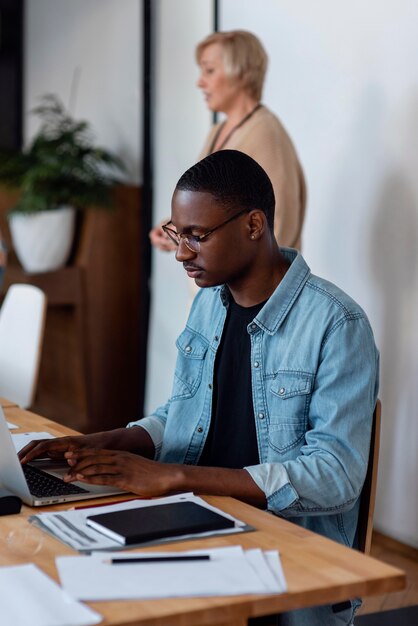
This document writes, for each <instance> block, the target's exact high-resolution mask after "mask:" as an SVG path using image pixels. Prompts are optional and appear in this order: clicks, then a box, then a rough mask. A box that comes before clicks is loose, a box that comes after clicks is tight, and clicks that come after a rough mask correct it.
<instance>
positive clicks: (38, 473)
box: [22, 465, 88, 498]
mask: <svg viewBox="0 0 418 626" xmlns="http://www.w3.org/2000/svg"><path fill="white" fill-rule="evenodd" d="M22 468H23V472H24V474H25V478H26V482H27V484H28V487H29V491H30V492H31V494H32V495H33V496H36V497H38V498H44V497H50V496H68V495H72V494H77V493H88V491H87V489H83V488H82V487H78V485H74V484H72V483H65V482H64V481H63V480H61V478H57V477H56V476H52V475H51V474H48V473H47V472H44V471H43V470H40V469H38V468H37V467H32V466H31V465H22Z"/></svg>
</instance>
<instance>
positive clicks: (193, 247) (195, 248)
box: [182, 235, 200, 252]
mask: <svg viewBox="0 0 418 626" xmlns="http://www.w3.org/2000/svg"><path fill="white" fill-rule="evenodd" d="M182 239H183V241H184V243H185V244H186V246H187V247H188V248H189V250H190V251H191V252H199V251H200V242H199V240H197V239H194V238H193V237H190V236H188V235H183V237H182Z"/></svg>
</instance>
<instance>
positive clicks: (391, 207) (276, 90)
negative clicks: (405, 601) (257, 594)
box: [149, 0, 418, 546]
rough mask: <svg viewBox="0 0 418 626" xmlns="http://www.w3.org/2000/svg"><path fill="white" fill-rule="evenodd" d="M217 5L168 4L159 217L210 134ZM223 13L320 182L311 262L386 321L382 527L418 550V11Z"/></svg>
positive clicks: (311, 178)
mask: <svg viewBox="0 0 418 626" xmlns="http://www.w3.org/2000/svg"><path fill="white" fill-rule="evenodd" d="M204 4H206V3H204V2H193V0H190V2H189V3H187V2H183V1H182V2H180V1H179V0H176V1H175V2H172V0H171V1H170V0H166V1H165V2H159V6H160V7H162V9H163V11H162V13H161V15H160V18H161V22H160V25H159V29H160V30H159V33H160V35H159V39H158V50H159V54H160V55H161V56H160V61H159V62H160V63H161V65H159V66H158V67H157V74H158V73H159V72H160V74H159V75H158V76H157V80H158V81H159V82H158V84H159V94H158V99H157V109H158V111H159V116H160V117H159V120H160V122H159V124H161V125H159V127H158V129H157V135H158V137H157V151H156V157H157V158H156V166H155V170H156V173H157V174H158V176H159V178H157V180H156V183H157V181H158V183H157V185H156V186H157V187H158V189H157V197H158V198H161V200H159V201H158V203H157V217H158V216H160V215H164V214H167V215H168V213H169V205H168V201H169V197H170V195H171V192H172V189H173V186H174V184H175V179H176V177H177V176H178V175H179V174H180V173H181V172H182V170H183V169H185V167H187V166H188V165H189V164H190V163H191V162H192V161H193V158H194V157H195V155H196V154H197V152H198V150H199V147H200V142H201V141H202V140H203V137H204V135H205V132H206V126H205V117H204V116H205V108H204V104H203V102H202V101H201V100H200V99H199V97H198V96H196V95H193V93H194V94H195V92H193V89H194V86H193V81H194V79H195V76H196V75H195V74H194V72H193V68H192V66H191V65H190V63H191V60H192V55H193V45H194V44H195V43H196V42H197V41H199V39H200V38H201V37H202V36H203V35H204V34H205V32H204V31H205V28H206V30H207V31H208V30H210V24H209V25H208V26H207V27H206V24H205V23H204V22H205V20H204V19H203V20H202V19H201V18H202V16H203V15H204V14H205V10H207V7H204V8H203V11H202V16H201V15H200V14H199V10H200V9H201V8H202V6H203V5H204ZM172 5H175V7H176V10H174V7H173V6H172ZM186 5H188V7H187V11H186V14H184V13H183V11H182V10H179V13H178V15H176V14H177V10H178V9H179V8H181V9H184V8H185V7H186ZM220 8H221V28H222V29H232V28H246V29H248V30H252V31H253V32H255V33H256V34H258V35H259V36H260V38H261V39H262V40H263V42H264V43H265V45H266V48H267V50H268V53H269V55H270V69H269V72H268V79H267V86H266V91H265V97H264V101H265V103H266V104H268V105H269V106H270V107H271V108H272V109H273V110H274V111H275V112H276V113H277V114H278V115H279V116H280V117H281V118H282V120H283V121H284V123H285V125H286V126H287V128H288V129H289V131H290V134H291V136H292V137H293V139H294V141H295V144H296V146H297V149H298V151H299V154H300V157H301V160H302V162H303V165H304V168H305V172H306V176H307V181H308V187H309V206H308V213H307V219H306V226H305V231H304V254H305V257H306V259H307V261H308V263H309V264H310V266H311V268H312V271H313V272H315V273H317V274H319V275H322V276H324V277H326V278H328V279H330V280H332V281H334V282H335V283H337V284H338V285H339V286H340V287H342V288H343V289H345V290H346V291H347V292H349V293H350V295H352V296H353V297H354V298H355V299H357V300H358V302H360V304H361V305H362V306H363V307H364V309H365V310H366V312H367V313H368V315H369V317H370V320H371V322H372V325H373V328H374V331H375V336H376V341H377V344H378V346H379V348H380V351H381V359H382V363H381V391H380V397H381V399H382V402H383V432H382V444H381V458H380V471H379V485H378V499H377V511H376V526H377V527H378V528H379V529H380V530H381V531H382V532H385V533H387V534H388V535H391V536H393V537H395V538H398V539H399V540H400V541H404V542H406V543H409V544H411V545H415V546H418V486H417V480H416V476H417V475H418V454H417V453H416V446H417V441H418V325H417V320H418V262H417V261H418V259H417V256H418V209H417V206H418V202H417V198H418V177H417V176H416V172H417V171H418V141H417V138H418V132H417V131H418V69H417V68H418V66H417V58H418V38H417V36H416V27H415V26H416V24H417V23H418V4H417V3H416V2H415V1H414V0H397V1H396V2H395V0H370V2H368V3H364V2H360V0H353V1H352V2H350V3H336V2H334V1H332V0H322V2H319V3H313V2H310V1H309V0H298V1H297V2H295V1H294V0H280V1H279V0H263V2H262V10H260V3H255V2H254V0H221V1H220ZM189 12H191V13H190V14H189ZM188 17H190V20H188V19H187V18H188ZM166 174H167V177H166ZM160 257H161V255H160ZM159 263H163V260H162V259H161V258H160V259H158V260H157V264H159ZM164 263H166V265H165V266H164V271H166V272H168V274H166V276H168V279H167V278H166V277H165V276H164V272H163V271H160V270H159V269H158V270H157V272H158V273H156V274H155V276H158V280H157V281H156V280H154V283H153V293H154V298H155V301H154V304H155V305H156V308H154V315H153V323H154V325H155V326H154V343H152V344H151V347H152V350H154V349H158V354H155V353H151V355H150V363H151V365H154V367H153V368H151V370H150V372H151V376H152V377H153V380H151V379H149V387H152V385H154V387H153V392H152V393H150V394H149V400H150V408H151V407H152V405H153V402H152V401H153V400H154V399H157V396H159V398H158V401H159V402H160V401H163V400H165V399H166V397H167V395H168V394H167V393H166V392H167V390H168V391H169V387H170V385H171V377H172V366H173V360H174V356H173V355H174V349H173V350H171V348H170V346H172V345H173V342H174V339H175V336H176V334H177V332H178V330H179V328H180V326H181V317H182V311H183V306H184V303H185V299H186V298H187V295H186V294H185V282H184V278H183V276H182V273H181V271H179V269H178V268H177V269H176V268H175V266H176V264H175V262H173V260H172V259H171V263H170V260H168V259H167V258H166V259H165V260H164ZM157 264H156V266H157V267H158V265H157ZM161 267H162V266H161ZM160 305H161V307H160ZM157 309H158V311H157ZM157 315H158V317H157ZM156 334H157V335H158V342H157V341H156V340H155V335H156Z"/></svg>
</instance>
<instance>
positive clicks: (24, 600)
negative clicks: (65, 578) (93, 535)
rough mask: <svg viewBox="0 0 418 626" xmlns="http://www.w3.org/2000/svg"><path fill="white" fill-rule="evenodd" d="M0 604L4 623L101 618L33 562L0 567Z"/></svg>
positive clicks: (36, 625)
mask: <svg viewBox="0 0 418 626" xmlns="http://www.w3.org/2000/svg"><path fill="white" fill-rule="evenodd" d="M0 607H1V608H0V616H1V618H0V621H1V624H4V626H6V625H10V624H13V626H28V624H30V626H62V625H63V624H65V626H88V625H89V624H99V622H101V621H102V617H101V615H99V614H98V613H96V612H95V611H92V610H91V609H90V608H88V607H87V606H84V605H83V604H80V603H79V602H76V601H75V600H73V599H72V598H70V597H69V596H68V595H67V594H66V593H65V592H64V591H62V589H60V587H59V586H58V585H57V584H56V583H55V582H54V581H53V580H52V579H51V578H49V577H48V576H46V574H44V573H43V572H42V571H41V570H40V569H38V568H37V567H36V566H35V565H33V564H32V563H28V564H26V565H14V566H11V567H0Z"/></svg>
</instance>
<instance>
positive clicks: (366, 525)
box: [357, 400, 382, 554]
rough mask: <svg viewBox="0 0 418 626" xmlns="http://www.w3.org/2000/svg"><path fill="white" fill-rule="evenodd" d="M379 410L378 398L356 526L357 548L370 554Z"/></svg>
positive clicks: (377, 456) (375, 484) (377, 460)
mask: <svg viewBox="0 0 418 626" xmlns="http://www.w3.org/2000/svg"><path fill="white" fill-rule="evenodd" d="M381 412H382V405H381V402H380V400H378V401H377V402H376V408H375V410H374V413H373V425H372V436H371V440H370V452H369V463H368V466H367V474H366V479H365V481H364V485H363V489H362V492H361V496H360V512H359V520H358V527H357V536H358V548H359V550H361V551H362V552H365V553H366V554H370V547H371V543H372V532H373V515H374V505H375V501H376V487H377V466H378V462H379V445H380V422H381Z"/></svg>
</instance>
